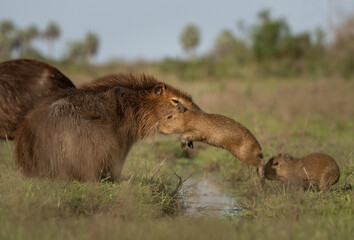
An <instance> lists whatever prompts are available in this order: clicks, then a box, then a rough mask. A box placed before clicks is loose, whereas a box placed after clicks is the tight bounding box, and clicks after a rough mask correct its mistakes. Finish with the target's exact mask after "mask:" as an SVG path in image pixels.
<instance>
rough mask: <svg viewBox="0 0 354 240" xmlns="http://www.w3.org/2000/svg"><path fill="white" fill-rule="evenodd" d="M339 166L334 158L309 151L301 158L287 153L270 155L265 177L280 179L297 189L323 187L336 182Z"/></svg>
mask: <svg viewBox="0 0 354 240" xmlns="http://www.w3.org/2000/svg"><path fill="white" fill-rule="evenodd" d="M339 176H340V172H339V167H338V165H337V163H336V162H335V161H334V159H333V158H332V157H330V156H328V155H326V154H323V153H311V154H309V155H307V156H305V157H303V158H293V157H291V156H290V155H289V154H285V155H282V154H279V155H278V156H275V157H272V158H271V159H270V160H269V161H268V162H267V164H266V165H265V178H266V179H269V180H277V181H281V182H283V183H284V184H286V185H287V186H290V187H296V188H299V189H308V188H309V187H311V186H313V187H315V188H316V189H320V190H322V189H325V188H328V187H329V186H331V185H333V184H335V183H336V182H338V180H339Z"/></svg>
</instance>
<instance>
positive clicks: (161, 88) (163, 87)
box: [155, 82, 167, 96]
mask: <svg viewBox="0 0 354 240" xmlns="http://www.w3.org/2000/svg"><path fill="white" fill-rule="evenodd" d="M166 88H167V87H166V84H165V83H163V82H159V83H158V84H157V85H156V87H155V94H156V95H157V96H160V95H161V94H162V93H163V91H165V90H166Z"/></svg>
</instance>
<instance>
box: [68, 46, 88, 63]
mask: <svg viewBox="0 0 354 240" xmlns="http://www.w3.org/2000/svg"><path fill="white" fill-rule="evenodd" d="M66 55H67V59H69V60H70V61H74V62H76V63H82V62H84V61H85V58H86V46H85V43H83V42H80V41H73V42H69V43H68V50H67V54H66Z"/></svg>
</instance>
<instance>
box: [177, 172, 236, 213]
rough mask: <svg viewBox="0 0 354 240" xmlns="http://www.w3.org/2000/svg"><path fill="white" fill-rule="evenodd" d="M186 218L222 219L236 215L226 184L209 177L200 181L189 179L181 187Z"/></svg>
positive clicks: (231, 195)
mask: <svg viewBox="0 0 354 240" xmlns="http://www.w3.org/2000/svg"><path fill="white" fill-rule="evenodd" d="M182 191H183V195H184V196H185V198H184V204H185V206H186V209H185V215H187V216H197V217H202V216H213V217H223V216H226V215H229V216H230V215H236V214H237V209H236V207H235V203H236V200H235V199H234V198H233V197H234V196H236V194H232V192H231V191H230V186H228V184H227V183H225V182H223V181H221V180H218V179H217V178H215V177H212V176H209V177H204V178H202V179H197V178H189V179H187V180H186V181H185V182H184V183H183V187H182Z"/></svg>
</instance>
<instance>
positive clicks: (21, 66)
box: [0, 59, 75, 139]
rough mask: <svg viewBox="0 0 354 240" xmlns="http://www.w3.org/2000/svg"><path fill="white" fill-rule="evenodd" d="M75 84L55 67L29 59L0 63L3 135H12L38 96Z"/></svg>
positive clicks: (8, 137) (3, 137)
mask: <svg viewBox="0 0 354 240" xmlns="http://www.w3.org/2000/svg"><path fill="white" fill-rule="evenodd" d="M68 88H75V86H74V84H73V83H72V82H71V81H70V80H69V78H67V77H66V76H65V75H64V74H63V73H61V72H60V71H59V70H58V69H56V68H55V67H53V66H51V65H49V64H46V63H43V62H39V61H36V60H30V59H18V60H11V61H6V62H2V63H0V139H6V138H7V139H13V138H14V133H15V130H16V128H17V126H18V124H19V123H20V122H21V121H22V120H23V118H24V117H25V116H26V114H27V113H28V112H29V111H30V110H32V109H33V108H34V107H35V105H36V104H37V103H38V102H39V100H40V99H41V98H43V97H45V96H47V95H49V94H51V93H53V92H57V91H59V90H62V89H68Z"/></svg>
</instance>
